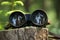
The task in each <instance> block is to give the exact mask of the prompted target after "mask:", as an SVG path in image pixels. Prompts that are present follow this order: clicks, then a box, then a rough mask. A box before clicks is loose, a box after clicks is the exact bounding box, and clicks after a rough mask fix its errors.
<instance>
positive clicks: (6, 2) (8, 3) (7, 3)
mask: <svg viewBox="0 0 60 40" xmlns="http://www.w3.org/2000/svg"><path fill="white" fill-rule="evenodd" d="M1 5H11V3H10V2H8V1H4V2H1Z"/></svg>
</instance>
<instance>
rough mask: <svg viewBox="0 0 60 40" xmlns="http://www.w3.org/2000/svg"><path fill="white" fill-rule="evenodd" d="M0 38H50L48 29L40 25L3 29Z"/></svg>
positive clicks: (21, 39) (26, 39) (28, 39)
mask: <svg viewBox="0 0 60 40" xmlns="http://www.w3.org/2000/svg"><path fill="white" fill-rule="evenodd" d="M0 40H48V30H47V28H42V29H41V28H40V27H38V28H37V27H26V28H17V29H8V30H1V31H0Z"/></svg>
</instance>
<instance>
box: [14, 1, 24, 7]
mask: <svg viewBox="0 0 60 40" xmlns="http://www.w3.org/2000/svg"><path fill="white" fill-rule="evenodd" d="M17 4H19V5H21V6H24V3H23V2H22V1H15V2H14V5H17Z"/></svg>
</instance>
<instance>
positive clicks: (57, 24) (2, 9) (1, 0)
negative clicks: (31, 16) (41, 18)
mask: <svg viewBox="0 0 60 40" xmlns="http://www.w3.org/2000/svg"><path fill="white" fill-rule="evenodd" d="M37 9H43V10H45V11H46V13H47V15H48V19H49V20H50V23H51V24H50V25H48V26H47V28H48V29H49V31H51V32H53V33H55V34H60V0H0V30H4V27H5V26H6V24H7V23H8V19H9V15H10V12H11V11H14V10H20V11H23V12H24V13H25V14H26V13H33V11H35V10H37Z"/></svg>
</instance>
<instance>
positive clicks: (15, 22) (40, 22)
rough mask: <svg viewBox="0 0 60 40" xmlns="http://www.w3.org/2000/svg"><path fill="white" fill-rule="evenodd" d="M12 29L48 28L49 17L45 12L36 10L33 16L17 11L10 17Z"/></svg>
mask: <svg viewBox="0 0 60 40" xmlns="http://www.w3.org/2000/svg"><path fill="white" fill-rule="evenodd" d="M9 24H10V27H13V28H21V27H25V26H37V27H46V25H47V24H48V17H47V15H46V13H45V12H44V11H43V10H35V11H34V12H33V13H32V14H23V13H22V12H19V11H15V12H12V14H11V15H10V16H9Z"/></svg>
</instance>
